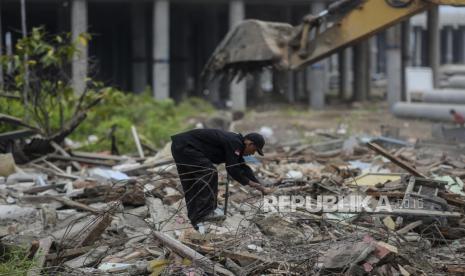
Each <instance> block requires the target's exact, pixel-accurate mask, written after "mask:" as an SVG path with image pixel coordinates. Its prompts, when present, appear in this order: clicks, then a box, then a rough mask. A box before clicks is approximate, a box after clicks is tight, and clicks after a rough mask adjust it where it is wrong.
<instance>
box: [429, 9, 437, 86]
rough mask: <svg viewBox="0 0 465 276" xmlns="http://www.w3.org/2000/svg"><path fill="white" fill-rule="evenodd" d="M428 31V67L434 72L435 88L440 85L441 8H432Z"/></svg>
mask: <svg viewBox="0 0 465 276" xmlns="http://www.w3.org/2000/svg"><path fill="white" fill-rule="evenodd" d="M427 25H428V27H427V29H428V66H430V67H431V70H432V71H433V85H434V87H435V88H437V87H438V85H439V53H440V45H439V8H438V6H435V7H432V8H431V9H430V10H428V18H427Z"/></svg>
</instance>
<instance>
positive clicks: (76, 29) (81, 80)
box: [71, 0, 88, 95]
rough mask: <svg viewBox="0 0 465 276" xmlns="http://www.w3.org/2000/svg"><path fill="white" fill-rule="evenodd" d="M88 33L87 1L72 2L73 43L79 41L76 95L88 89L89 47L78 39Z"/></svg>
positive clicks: (74, 61)
mask: <svg viewBox="0 0 465 276" xmlns="http://www.w3.org/2000/svg"><path fill="white" fill-rule="evenodd" d="M86 32H87V0H72V3H71V33H72V38H73V41H78V46H77V53H76V54H75V56H74V59H73V65H72V77H73V80H72V83H73V89H74V93H76V94H77V95H81V94H82V93H83V92H84V91H85V89H86V78H87V56H88V48H87V45H83V44H81V43H79V40H78V37H79V35H80V34H82V33H86Z"/></svg>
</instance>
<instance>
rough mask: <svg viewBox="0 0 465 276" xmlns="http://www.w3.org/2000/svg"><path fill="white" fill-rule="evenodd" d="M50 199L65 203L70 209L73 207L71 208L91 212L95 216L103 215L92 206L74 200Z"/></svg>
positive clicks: (53, 197) (52, 197)
mask: <svg viewBox="0 0 465 276" xmlns="http://www.w3.org/2000/svg"><path fill="white" fill-rule="evenodd" d="M50 198H51V199H53V200H56V201H58V202H60V203H63V204H64V205H66V206H68V207H71V208H76V209H80V210H83V211H88V212H91V213H93V214H100V213H101V211H100V210H98V209H95V208H92V207H90V206H87V205H85V204H82V203H79V202H76V201H73V200H71V199H68V198H65V197H58V196H50Z"/></svg>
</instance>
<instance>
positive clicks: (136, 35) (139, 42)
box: [131, 2, 148, 93]
mask: <svg viewBox="0 0 465 276" xmlns="http://www.w3.org/2000/svg"><path fill="white" fill-rule="evenodd" d="M145 14H146V13H145V3H144V2H133V3H132V5H131V33H132V40H131V43H132V85H131V87H132V91H134V92H135V93H140V92H142V91H144V89H145V87H146V86H147V85H148V75H147V47H146V37H147V32H146V28H145V21H146V18H145Z"/></svg>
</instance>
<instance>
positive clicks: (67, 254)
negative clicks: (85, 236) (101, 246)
mask: <svg viewBox="0 0 465 276" xmlns="http://www.w3.org/2000/svg"><path fill="white" fill-rule="evenodd" d="M95 247H96V245H89V246H84V247H79V248H71V249H65V250H63V251H62V252H58V253H52V254H47V255H46V256H45V259H46V260H47V261H51V260H56V259H65V258H71V257H76V256H80V255H82V254H84V253H87V252H88V251H89V250H91V249H93V248H95Z"/></svg>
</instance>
